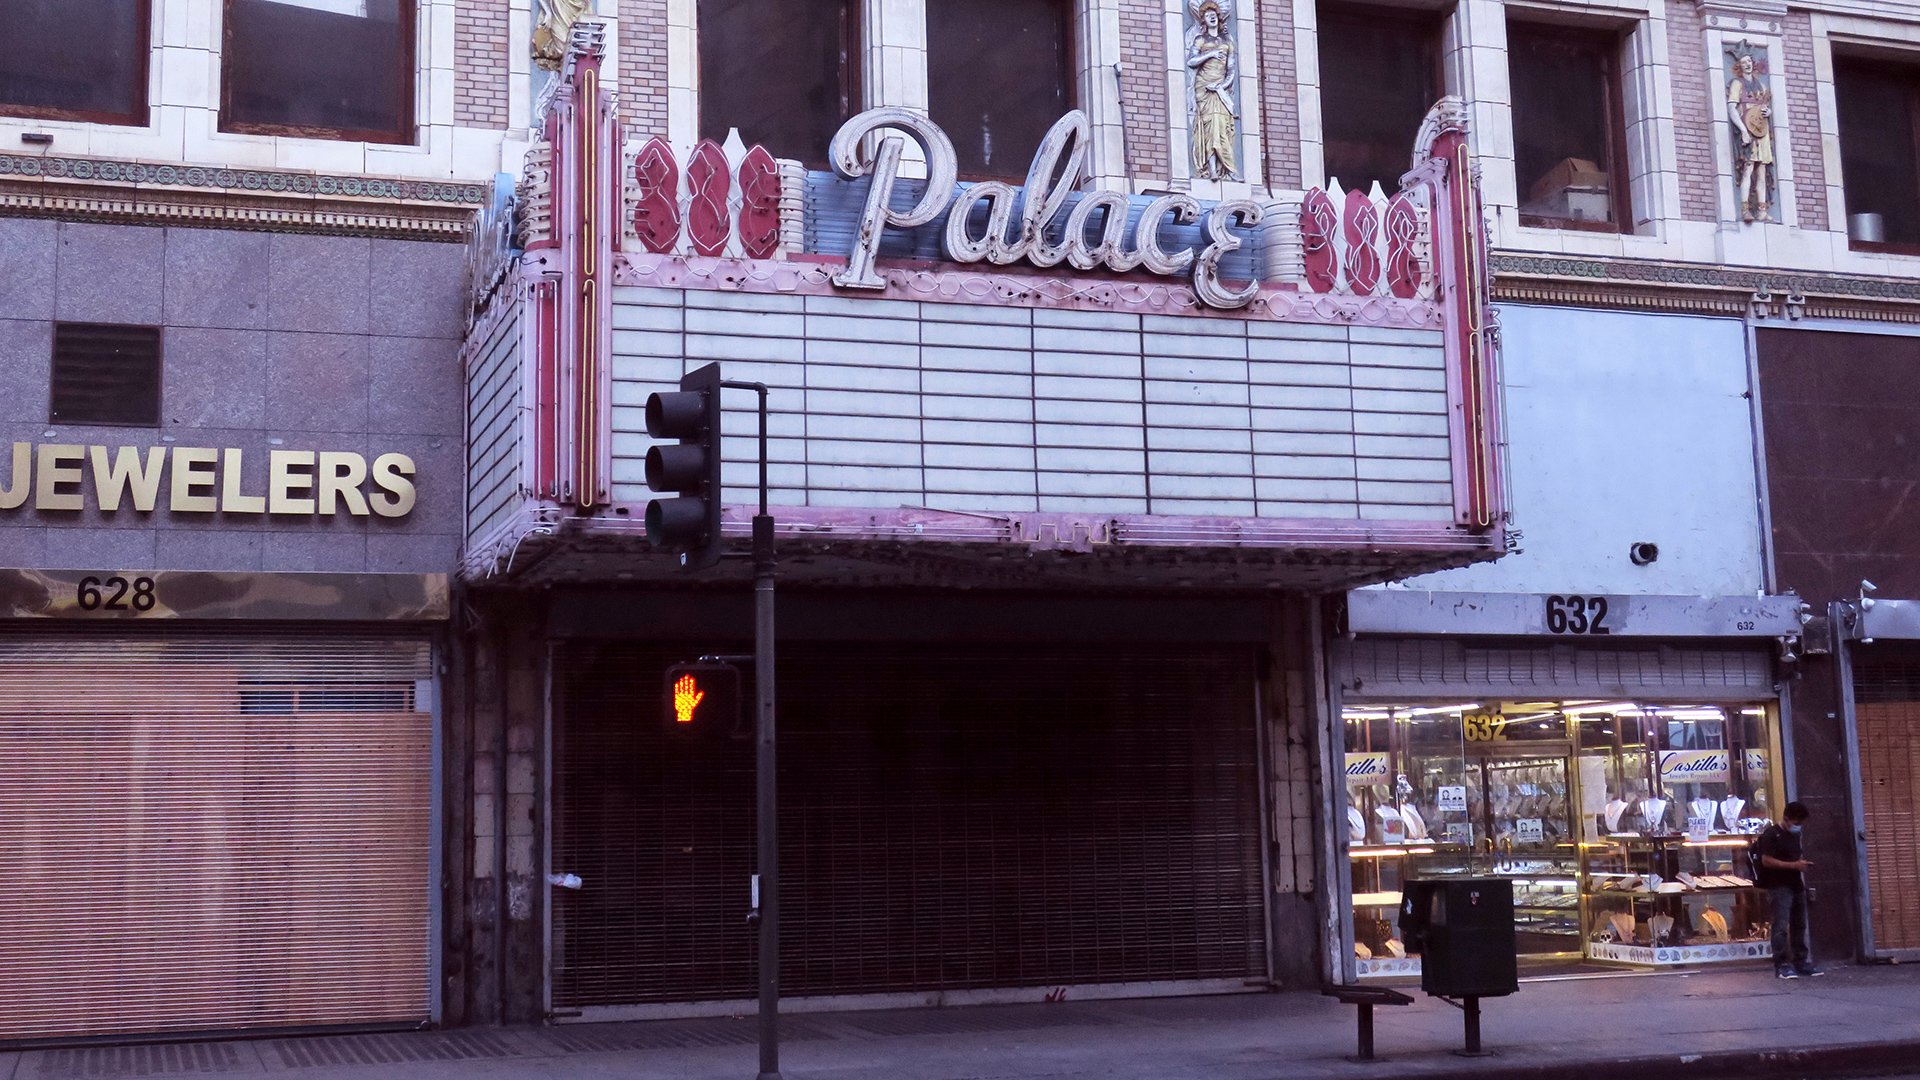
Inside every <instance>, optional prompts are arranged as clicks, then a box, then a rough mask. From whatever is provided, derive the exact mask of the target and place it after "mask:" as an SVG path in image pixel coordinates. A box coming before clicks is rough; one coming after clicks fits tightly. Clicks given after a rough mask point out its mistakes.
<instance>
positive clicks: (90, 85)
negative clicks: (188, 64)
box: [0, 0, 152, 125]
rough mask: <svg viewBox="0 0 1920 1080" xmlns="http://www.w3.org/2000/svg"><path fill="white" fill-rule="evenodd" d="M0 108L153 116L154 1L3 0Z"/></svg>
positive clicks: (97, 119) (71, 116)
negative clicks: (149, 67) (149, 99)
mask: <svg viewBox="0 0 1920 1080" xmlns="http://www.w3.org/2000/svg"><path fill="white" fill-rule="evenodd" d="M0 27H5V28H6V47H5V48H4V49H0V114H5V115H7V116H31V117H44V118H47V119H53V120H85V121H91V122H94V123H101V124H133V125H144V124H145V123H146V122H147V55H148V35H149V33H150V30H151V27H152V15H151V13H150V11H149V8H148V0H0Z"/></svg>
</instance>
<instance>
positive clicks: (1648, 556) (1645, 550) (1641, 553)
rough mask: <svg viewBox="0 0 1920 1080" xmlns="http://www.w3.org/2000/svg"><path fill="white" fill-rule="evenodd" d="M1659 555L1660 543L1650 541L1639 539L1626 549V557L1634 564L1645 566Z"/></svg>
mask: <svg viewBox="0 0 1920 1080" xmlns="http://www.w3.org/2000/svg"><path fill="white" fill-rule="evenodd" d="M1659 557H1660V545H1659V544H1656V543H1653V542H1652V541H1648V540H1641V541H1639V542H1638V543H1636V544H1634V545H1633V546H1632V547H1629V548H1628V549H1627V558H1629V559H1631V560H1633V565H1635V566H1645V565H1647V564H1648V563H1650V562H1653V561H1654V560H1655V559H1658V558H1659Z"/></svg>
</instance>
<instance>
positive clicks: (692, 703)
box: [673, 675, 707, 724]
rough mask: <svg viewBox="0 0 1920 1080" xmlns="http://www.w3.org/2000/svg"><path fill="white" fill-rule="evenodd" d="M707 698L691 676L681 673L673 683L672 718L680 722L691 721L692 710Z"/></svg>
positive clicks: (687, 722) (688, 722)
mask: <svg viewBox="0 0 1920 1080" xmlns="http://www.w3.org/2000/svg"><path fill="white" fill-rule="evenodd" d="M706 699H707V692H706V691H705V690H702V689H700V688H699V685H698V684H696V683H695V682H694V681H693V676H691V675H682V676H680V678H679V680H678V681H676V682H675V683H674V684H673V718H674V720H675V721H676V722H678V723H682V724H691V723H693V710H694V709H696V708H698V707H699V705H700V703H701V702H702V701H705V700H706Z"/></svg>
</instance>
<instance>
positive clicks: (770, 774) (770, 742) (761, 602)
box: [720, 380, 781, 1080]
mask: <svg viewBox="0 0 1920 1080" xmlns="http://www.w3.org/2000/svg"><path fill="white" fill-rule="evenodd" d="M720 385H721V386H724V387H729V388H732V389H735V390H752V391H754V392H756V393H758V394H759V395H760V513H758V514H757V515H755V516H754V519H753V685H754V697H755V705H756V708H755V717H754V720H755V723H754V730H755V732H756V735H755V738H756V747H755V749H756V757H755V772H756V773H757V788H758V790H757V797H756V799H755V825H754V833H755V838H756V840H757V842H758V849H759V853H758V856H757V857H756V859H755V862H756V863H757V864H758V866H759V889H758V890H757V893H758V906H757V907H756V908H755V911H756V912H757V914H758V916H759V920H760V1075H759V1077H758V1080H781V1078H780V814H779V805H780V804H779V791H778V786H777V775H778V774H777V773H776V771H775V765H776V763H777V758H776V755H775V744H774V728H773V719H774V718H773V711H774V710H773V702H774V696H773V571H774V556H773V515H771V514H769V513H767V386H766V384H765V383H755V382H730V381H726V380H722V381H721V383H720Z"/></svg>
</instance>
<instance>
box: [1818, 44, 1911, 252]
mask: <svg viewBox="0 0 1920 1080" xmlns="http://www.w3.org/2000/svg"><path fill="white" fill-rule="evenodd" d="M1833 64H1834V79H1833V100H1834V121H1835V123H1834V136H1835V137H1836V138H1837V139H1838V140H1839V141H1840V145H1841V149H1840V161H1841V168H1840V193H1841V198H1842V200H1843V201H1845V200H1847V175H1846V164H1845V163H1846V133H1845V132H1842V131H1841V130H1840V125H1839V118H1840V77H1839V76H1840V72H1839V69H1840V67H1841V65H1846V66H1849V67H1856V66H1857V67H1865V68H1877V69H1879V70H1881V71H1886V72H1895V71H1897V72H1899V73H1900V74H1901V75H1902V76H1903V77H1904V81H1905V82H1906V83H1907V116H1906V124H1907V143H1908V148H1909V150H1910V151H1911V152H1912V154H1913V157H1914V171H1915V172H1916V173H1920V53H1917V54H1915V55H1914V57H1913V59H1912V60H1911V61H1910V62H1904V63H1903V62H1902V61H1900V60H1896V59H1893V58H1892V57H1890V56H1887V55H1885V54H1884V53H1871V54H1868V53H1849V52H1846V51H1843V50H1840V49H1836V50H1835V51H1834V57H1833ZM1910 197H1911V198H1912V199H1913V202H1914V206H1915V208H1916V209H1920V185H1916V186H1915V188H1914V190H1913V191H1912V192H1911V196H1910ZM1852 214H1853V206H1852V205H1851V203H1850V202H1848V203H1847V205H1846V215H1847V216H1846V218H1844V219H1843V220H1842V221H1841V223H1840V225H1841V229H1842V231H1843V235H1845V236H1846V238H1847V250H1849V251H1858V252H1862V253H1865V254H1873V255H1920V240H1877V241H1876V240H1855V239H1854V238H1853V226H1852V221H1851V217H1852Z"/></svg>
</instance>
